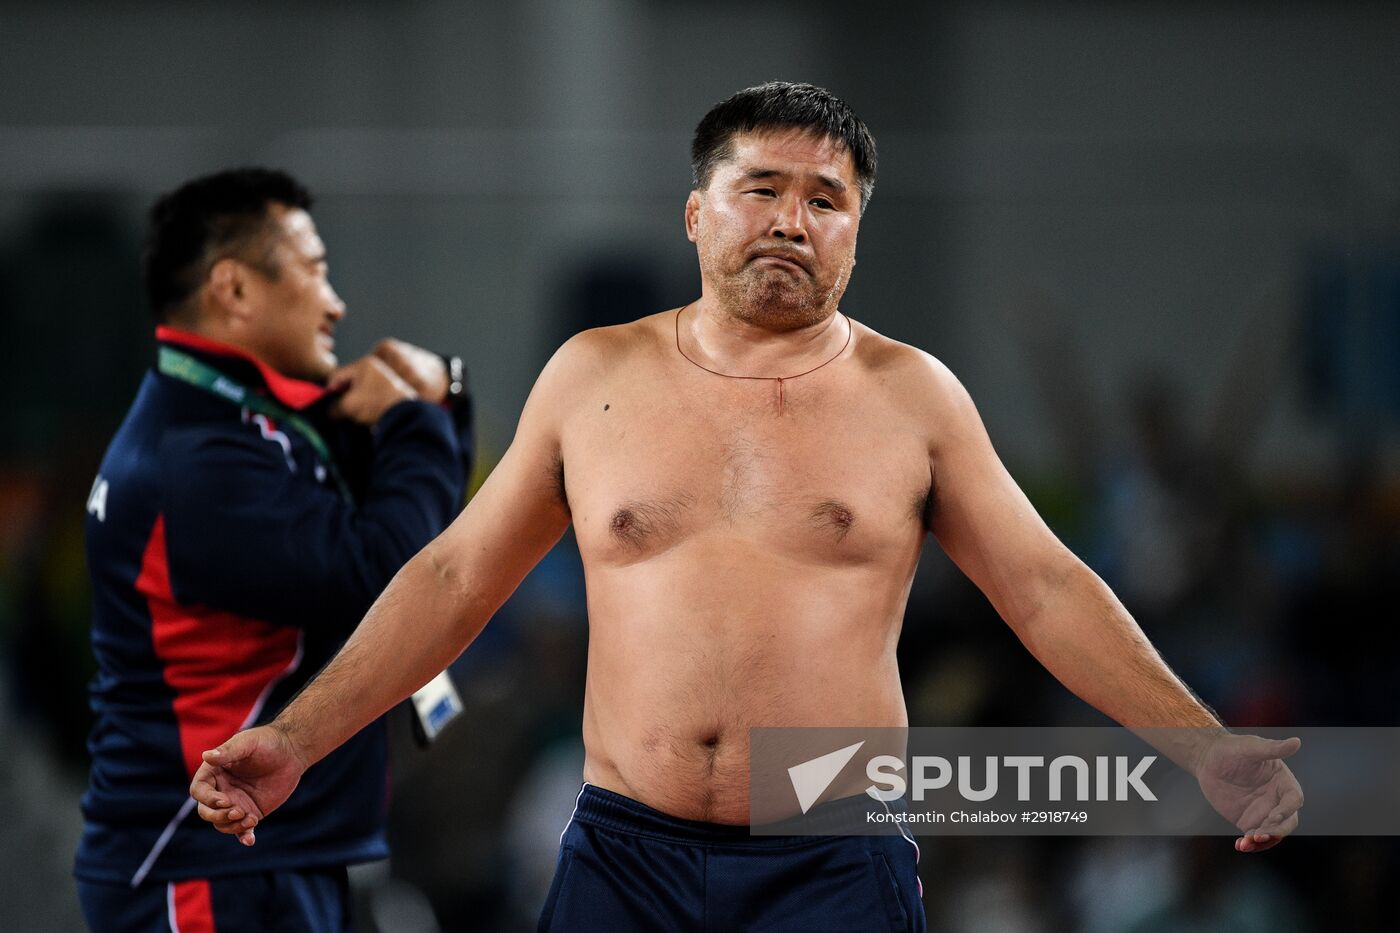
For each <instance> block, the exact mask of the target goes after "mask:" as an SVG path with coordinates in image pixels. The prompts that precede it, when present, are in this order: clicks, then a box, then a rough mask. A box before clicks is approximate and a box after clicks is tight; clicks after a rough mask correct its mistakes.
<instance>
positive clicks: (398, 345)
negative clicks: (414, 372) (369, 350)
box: [374, 337, 410, 374]
mask: <svg viewBox="0 0 1400 933" xmlns="http://www.w3.org/2000/svg"><path fill="white" fill-rule="evenodd" d="M406 346H407V345H406V344H404V343H403V342H402V341H398V340H395V339H394V338H393V337H385V338H384V339H383V340H381V341H379V342H378V343H376V344H375V345H374V355H375V356H377V357H379V358H380V359H381V360H383V361H384V362H386V363H388V364H389V365H390V366H392V367H393V368H394V369H395V370H396V371H398V372H399V373H400V374H402V373H404V372H406V371H407V370H409V369H410V366H409V360H408V354H407V353H406V352H405V347H406Z"/></svg>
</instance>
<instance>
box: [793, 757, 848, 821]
mask: <svg viewBox="0 0 1400 933" xmlns="http://www.w3.org/2000/svg"><path fill="white" fill-rule="evenodd" d="M864 744H865V741H864V740H862V741H859V742H857V743H856V744H854V745H847V746H846V747H845V748H838V749H837V750H836V751H834V752H827V753H826V754H825V755H822V756H821V757H820V758H813V759H812V760H811V761H804V762H802V764H800V765H793V766H792V767H791V768H788V778H789V779H791V780H792V789H793V790H794V791H796V792H797V804H798V806H800V807H801V808H802V812H803V813H806V812H807V811H808V810H810V809H812V804H814V803H816V802H817V798H818V797H820V796H821V795H822V794H823V793H824V792H825V791H826V789H827V788H828V787H830V786H831V782H832V781H834V780H836V775H838V774H840V773H841V769H842V768H844V767H846V764H847V762H849V761H850V760H851V759H852V758H854V757H855V754H856V752H858V751H860V747H861V746H862V745H864Z"/></svg>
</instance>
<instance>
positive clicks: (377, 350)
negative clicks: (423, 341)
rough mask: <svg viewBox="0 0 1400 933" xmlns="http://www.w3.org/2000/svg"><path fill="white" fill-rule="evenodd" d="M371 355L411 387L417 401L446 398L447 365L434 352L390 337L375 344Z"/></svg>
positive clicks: (433, 400) (436, 401) (437, 401)
mask: <svg viewBox="0 0 1400 933" xmlns="http://www.w3.org/2000/svg"><path fill="white" fill-rule="evenodd" d="M373 355H374V356H376V357H378V358H379V359H380V360H382V361H384V362H385V363H386V364H388V366H389V368H390V369H392V370H393V371H394V372H395V373H396V374H397V375H398V377H399V378H400V379H402V380H403V381H404V382H407V383H408V384H409V385H411V386H412V387H413V389H414V391H416V392H417V393H418V397H419V398H421V399H424V400H426V401H429V402H435V403H441V402H442V401H443V400H444V399H446V398H447V389H448V380H449V376H448V372H447V364H446V363H444V362H443V361H442V357H440V356H438V355H437V354H436V353H433V352H432V351H430V350H424V349H423V348H422V347H415V346H414V345H413V344H411V343H404V342H403V341H402V340H395V339H394V338H393V337H385V338H384V339H383V340H381V341H379V343H377V344H375V346H374V354H373Z"/></svg>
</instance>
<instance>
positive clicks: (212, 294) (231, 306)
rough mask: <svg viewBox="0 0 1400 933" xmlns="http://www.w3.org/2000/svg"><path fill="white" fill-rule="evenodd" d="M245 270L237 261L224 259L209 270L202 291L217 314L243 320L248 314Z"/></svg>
mask: <svg viewBox="0 0 1400 933" xmlns="http://www.w3.org/2000/svg"><path fill="white" fill-rule="evenodd" d="M248 285H249V282H248V276H247V269H246V267H245V266H244V265H243V263H241V262H239V261H238V260H237V259H231V258H228V257H225V258H223V259H220V260H219V261H218V262H216V263H214V265H213V266H211V267H210V269H209V278H207V279H206V280H205V282H204V290H205V293H206V294H207V295H208V298H209V301H210V303H211V304H213V305H214V307H215V308H217V309H218V311H219V313H221V314H223V315H225V316H227V317H230V318H243V317H246V316H247V313H248V300H247V299H248Z"/></svg>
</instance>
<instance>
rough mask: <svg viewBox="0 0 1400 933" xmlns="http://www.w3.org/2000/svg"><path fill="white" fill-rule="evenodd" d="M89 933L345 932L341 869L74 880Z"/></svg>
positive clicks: (345, 888)
mask: <svg viewBox="0 0 1400 933" xmlns="http://www.w3.org/2000/svg"><path fill="white" fill-rule="evenodd" d="M78 900H80V901H81V902H82V905H83V916H84V917H85V918H86V919H87V925H88V929H89V930H92V931H93V933H215V931H217V933H244V931H247V933H255V931H256V933H282V931H286V933H343V931H345V930H348V929H350V882H349V879H348V877H347V876H346V873H345V869H344V867H339V868H325V869H312V870H309V871H276V872H261V873H254V874H248V875H229V876H227V877H222V878H191V879H189V880H186V881H147V882H144V883H142V884H140V885H138V886H137V887H135V888H133V887H131V886H129V885H125V884H100V883H96V882H92V881H82V880H80V881H79V882H78Z"/></svg>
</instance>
